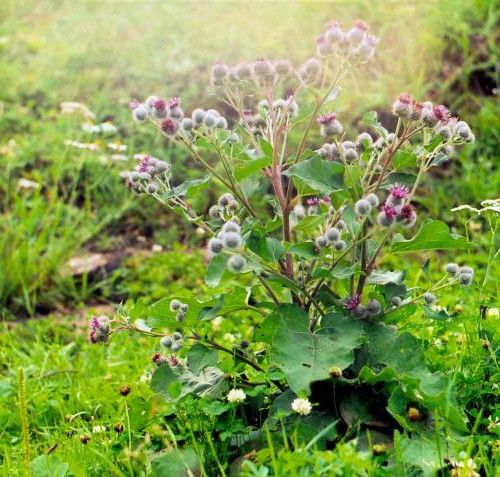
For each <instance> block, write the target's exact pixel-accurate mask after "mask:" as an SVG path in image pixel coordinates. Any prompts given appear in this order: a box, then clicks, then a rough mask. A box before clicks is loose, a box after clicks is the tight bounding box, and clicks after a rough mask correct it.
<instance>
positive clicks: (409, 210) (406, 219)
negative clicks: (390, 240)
mask: <svg viewBox="0 0 500 477" xmlns="http://www.w3.org/2000/svg"><path fill="white" fill-rule="evenodd" d="M398 220H399V221H400V222H401V223H402V224H403V225H404V226H405V227H413V226H414V225H415V222H416V221H417V213H416V212H415V209H414V208H413V207H412V206H411V205H410V204H406V205H403V207H401V210H400V211H399V215H398Z"/></svg>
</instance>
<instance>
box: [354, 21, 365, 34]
mask: <svg viewBox="0 0 500 477" xmlns="http://www.w3.org/2000/svg"><path fill="white" fill-rule="evenodd" d="M354 28H357V29H358V30H362V31H368V25H367V24H366V23H365V22H364V21H363V20H356V21H355V22H354Z"/></svg>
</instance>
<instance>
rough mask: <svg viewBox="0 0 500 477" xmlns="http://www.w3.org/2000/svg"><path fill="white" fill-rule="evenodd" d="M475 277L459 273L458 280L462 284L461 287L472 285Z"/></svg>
mask: <svg viewBox="0 0 500 477" xmlns="http://www.w3.org/2000/svg"><path fill="white" fill-rule="evenodd" d="M472 279H473V275H472V274H470V273H463V272H459V273H458V280H459V282H460V285H464V286H467V285H470V284H471V283H472Z"/></svg>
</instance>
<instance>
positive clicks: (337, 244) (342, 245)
mask: <svg viewBox="0 0 500 477" xmlns="http://www.w3.org/2000/svg"><path fill="white" fill-rule="evenodd" d="M333 246H334V247H335V250H338V251H339V252H340V251H341V250H344V248H345V247H346V243H345V241H344V240H337V241H336V242H334V243H333Z"/></svg>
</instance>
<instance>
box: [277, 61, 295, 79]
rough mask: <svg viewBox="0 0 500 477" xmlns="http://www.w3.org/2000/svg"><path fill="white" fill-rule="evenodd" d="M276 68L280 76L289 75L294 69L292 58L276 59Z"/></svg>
mask: <svg viewBox="0 0 500 477" xmlns="http://www.w3.org/2000/svg"><path fill="white" fill-rule="evenodd" d="M274 70H275V71H276V73H278V74H279V75H280V76H286V75H289V74H290V72H291V71H292V63H291V62H290V60H276V61H275V62H274Z"/></svg>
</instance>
